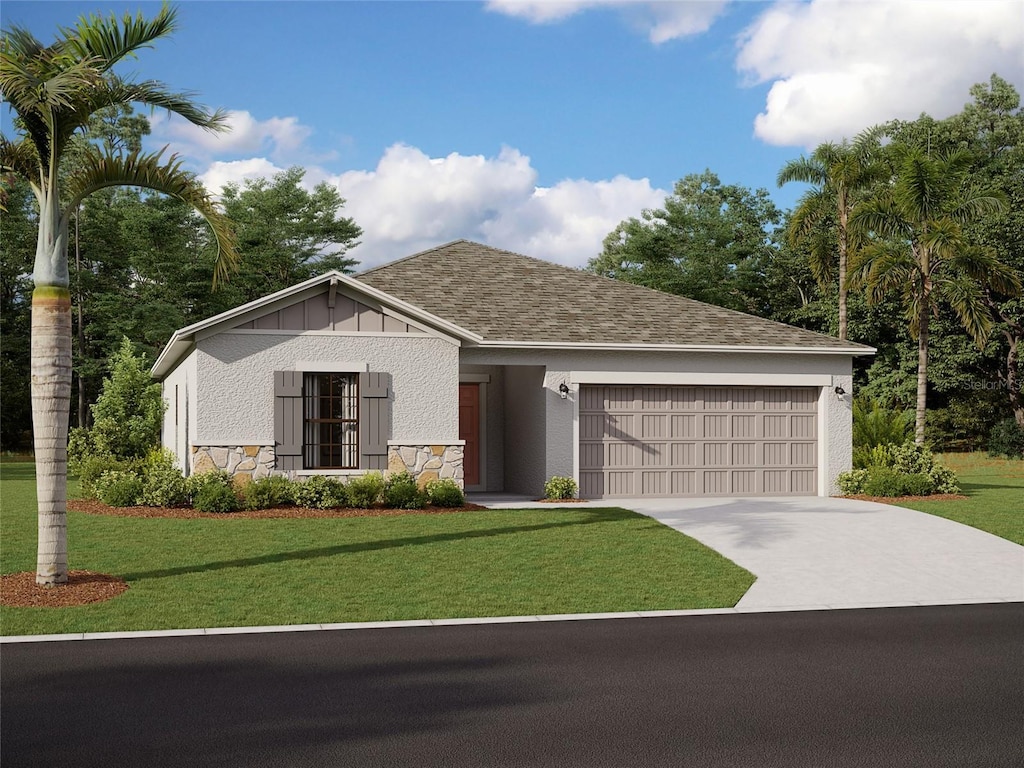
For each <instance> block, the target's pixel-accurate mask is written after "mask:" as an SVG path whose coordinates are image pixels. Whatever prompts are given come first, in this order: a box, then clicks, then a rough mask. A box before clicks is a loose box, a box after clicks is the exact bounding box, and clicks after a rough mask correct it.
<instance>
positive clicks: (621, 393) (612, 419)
mask: <svg viewBox="0 0 1024 768" xmlns="http://www.w3.org/2000/svg"><path fill="white" fill-rule="evenodd" d="M819 393H820V389H819V388H817V387H701V386H622V387H619V386H596V385H593V386H588V385H584V386H583V387H581V388H580V420H579V425H580V427H579V430H580V432H579V434H580V448H579V461H580V490H581V493H582V494H583V495H584V496H588V497H590V498H598V497H601V496H634V495H648V496H695V495H704V494H707V495H758V494H813V493H815V492H816V486H817V474H818V472H817V453H818V451H817V403H818V399H819Z"/></svg>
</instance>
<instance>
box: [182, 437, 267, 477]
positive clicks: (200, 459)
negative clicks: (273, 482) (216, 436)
mask: <svg viewBox="0 0 1024 768" xmlns="http://www.w3.org/2000/svg"><path fill="white" fill-rule="evenodd" d="M214 469H222V470H224V471H225V472H228V473H229V474H232V475H236V476H237V475H245V476H248V477H249V479H250V480H258V479H260V478H261V477H267V476H268V475H271V474H273V472H274V446H272V445H194V446H192V474H199V473H201V472H209V471H211V470H214Z"/></svg>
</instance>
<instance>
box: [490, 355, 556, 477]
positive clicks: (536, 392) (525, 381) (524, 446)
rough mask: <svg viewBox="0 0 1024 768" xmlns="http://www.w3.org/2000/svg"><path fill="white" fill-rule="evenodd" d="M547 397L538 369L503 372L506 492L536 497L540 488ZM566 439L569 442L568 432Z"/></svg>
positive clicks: (544, 468)
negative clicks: (567, 438)
mask: <svg viewBox="0 0 1024 768" xmlns="http://www.w3.org/2000/svg"><path fill="white" fill-rule="evenodd" d="M547 396H548V390H547V389H545V387H544V369H543V368H542V367H540V366H536V365H531V366H514V367H509V368H506V369H505V402H504V408H505V447H504V454H505V473H504V474H505V482H504V490H505V491H507V492H509V493H528V494H531V495H538V496H539V494H540V493H541V491H542V490H543V488H544V481H545V480H547V477H546V476H545V473H546V472H547V431H548V427H547V423H546V420H547ZM555 397H558V395H557V394H556V395H555ZM569 436H570V440H571V439H572V431H571V430H570V432H569Z"/></svg>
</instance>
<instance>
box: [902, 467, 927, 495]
mask: <svg viewBox="0 0 1024 768" xmlns="http://www.w3.org/2000/svg"><path fill="white" fill-rule="evenodd" d="M902 477H903V493H901V494H900V495H901V496H931V495H932V493H934V492H935V483H934V482H933V481H932V479H931V477H929V476H928V474H927V473H925V472H914V473H912V474H909V475H903V476H902Z"/></svg>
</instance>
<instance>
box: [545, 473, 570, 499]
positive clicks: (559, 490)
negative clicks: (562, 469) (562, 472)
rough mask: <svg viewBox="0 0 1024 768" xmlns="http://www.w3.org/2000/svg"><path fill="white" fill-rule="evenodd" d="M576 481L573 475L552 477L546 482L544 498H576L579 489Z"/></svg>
mask: <svg viewBox="0 0 1024 768" xmlns="http://www.w3.org/2000/svg"><path fill="white" fill-rule="evenodd" d="M577 490H578V489H577V486H576V481H575V480H573V479H572V478H571V477H558V476H555V477H552V478H551V479H550V480H548V481H547V482H546V483H544V498H546V499H574V498H576V491H577Z"/></svg>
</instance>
